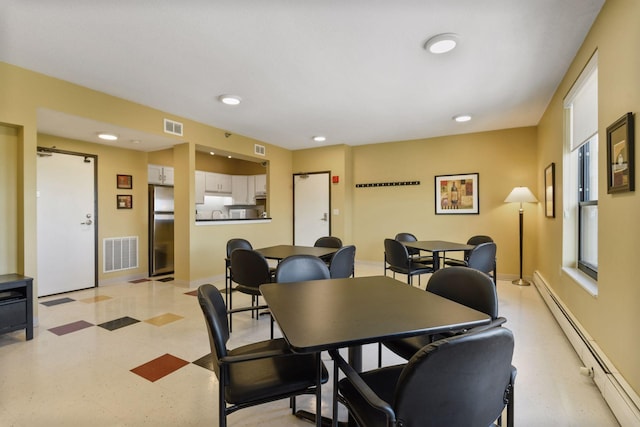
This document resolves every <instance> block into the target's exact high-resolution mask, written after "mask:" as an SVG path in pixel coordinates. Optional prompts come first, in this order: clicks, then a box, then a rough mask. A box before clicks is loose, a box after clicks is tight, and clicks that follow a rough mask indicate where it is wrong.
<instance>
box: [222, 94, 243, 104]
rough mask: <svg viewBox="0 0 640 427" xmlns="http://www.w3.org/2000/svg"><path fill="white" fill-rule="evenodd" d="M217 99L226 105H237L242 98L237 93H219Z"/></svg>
mask: <svg viewBox="0 0 640 427" xmlns="http://www.w3.org/2000/svg"><path fill="white" fill-rule="evenodd" d="M218 100H219V101H220V102H222V103H223V104H226V105H238V104H240V102H241V101H242V98H240V97H239V96H237V95H220V96H219V97H218Z"/></svg>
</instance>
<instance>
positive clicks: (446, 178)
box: [436, 173, 480, 215]
mask: <svg viewBox="0 0 640 427" xmlns="http://www.w3.org/2000/svg"><path fill="white" fill-rule="evenodd" d="M478 179H479V175H478V174H477V173H469V174H465V175H438V176H436V215H438V214H446V215H461V214H478V213H480V205H479V202H478V200H479V199H478Z"/></svg>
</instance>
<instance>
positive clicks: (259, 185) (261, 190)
mask: <svg viewBox="0 0 640 427" xmlns="http://www.w3.org/2000/svg"><path fill="white" fill-rule="evenodd" d="M253 179H254V181H255V185H256V196H266V195H267V175H254V177H253Z"/></svg>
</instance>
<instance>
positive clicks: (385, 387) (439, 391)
mask: <svg viewBox="0 0 640 427" xmlns="http://www.w3.org/2000/svg"><path fill="white" fill-rule="evenodd" d="M513 348H514V340H513V334H512V333H511V331H510V330H509V329H507V328H488V329H487V328H483V329H482V330H478V331H474V330H471V331H470V332H468V333H466V334H462V335H456V336H454V337H449V338H444V339H442V340H439V341H436V342H433V343H430V344H427V345H426V346H424V347H422V348H421V349H419V350H418V351H417V352H416V353H415V354H414V355H413V356H412V357H411V358H410V359H409V361H408V362H407V363H406V364H401V365H396V366H390V367H384V368H379V369H374V370H372V371H368V372H363V373H358V372H356V371H355V370H354V369H353V367H351V365H349V364H348V363H347V362H346V361H345V360H344V359H343V358H342V356H340V353H339V352H338V351H336V350H331V351H329V354H330V355H331V357H332V358H333V359H334V404H333V416H334V419H335V417H337V405H338V404H337V402H338V401H340V402H342V403H343V404H344V405H345V406H346V407H347V409H348V411H349V415H350V416H352V417H353V418H354V419H355V420H356V421H357V423H358V425H360V426H367V427H377V426H380V427H382V426H394V427H397V426H400V425H402V426H423V427H430V426H433V427H440V426H488V425H494V424H493V423H494V422H496V420H497V421H498V425H501V421H502V419H501V414H502V412H503V410H504V408H505V407H506V408H507V426H513V419H514V413H513V411H514V402H513V399H514V385H515V377H516V372H517V371H516V369H515V368H514V367H513V366H512V365H511V362H512V358H513ZM339 370H341V371H342V372H344V374H345V375H346V377H345V378H343V379H342V380H340V381H338V376H339V375H338V374H339ZM338 393H339V396H338Z"/></svg>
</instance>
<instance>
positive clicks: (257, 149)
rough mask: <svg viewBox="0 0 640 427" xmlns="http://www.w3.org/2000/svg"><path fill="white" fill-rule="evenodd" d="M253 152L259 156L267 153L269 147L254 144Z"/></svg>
mask: <svg viewBox="0 0 640 427" xmlns="http://www.w3.org/2000/svg"><path fill="white" fill-rule="evenodd" d="M253 153H254V154H257V155H259V156H265V155H266V154H267V149H266V148H265V146H264V145H258V144H253Z"/></svg>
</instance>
